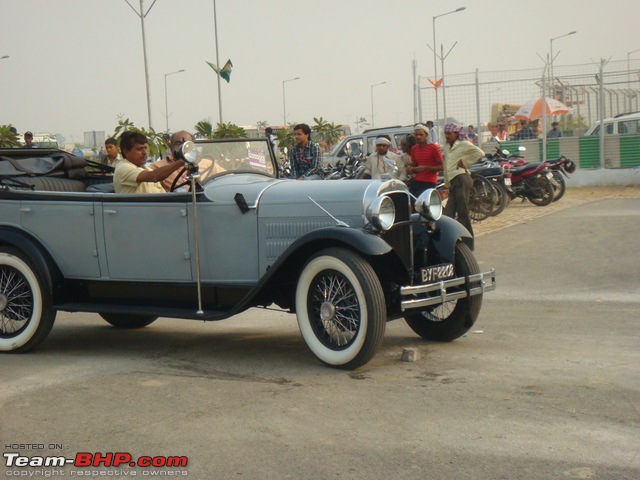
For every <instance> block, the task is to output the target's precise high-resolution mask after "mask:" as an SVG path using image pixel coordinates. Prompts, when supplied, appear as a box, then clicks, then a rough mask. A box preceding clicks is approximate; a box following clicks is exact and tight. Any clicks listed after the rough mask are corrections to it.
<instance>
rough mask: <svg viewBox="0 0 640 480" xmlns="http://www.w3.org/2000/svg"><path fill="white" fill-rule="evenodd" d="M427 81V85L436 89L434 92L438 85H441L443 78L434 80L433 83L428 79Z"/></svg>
mask: <svg viewBox="0 0 640 480" xmlns="http://www.w3.org/2000/svg"><path fill="white" fill-rule="evenodd" d="M427 80H429V83H430V84H431V85H433V87H434V88H435V89H436V91H437V90H438V87H440V85H442V82H444V77H442V78H441V79H440V80H436V81H433V80H431V79H430V78H427Z"/></svg>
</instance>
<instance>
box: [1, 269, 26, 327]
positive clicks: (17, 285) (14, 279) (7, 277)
mask: <svg viewBox="0 0 640 480" xmlns="http://www.w3.org/2000/svg"><path fill="white" fill-rule="evenodd" d="M32 314H33V293H32V291H31V287H30V286H29V284H28V283H27V281H26V279H25V278H24V276H22V275H21V274H20V273H19V272H18V271H17V270H16V269H15V268H13V267H9V266H6V265H2V266H1V267H0V336H3V337H7V336H13V335H15V334H17V333H19V332H20V331H21V330H22V329H24V327H25V326H26V325H27V323H28V322H29V319H30V318H31V315H32Z"/></svg>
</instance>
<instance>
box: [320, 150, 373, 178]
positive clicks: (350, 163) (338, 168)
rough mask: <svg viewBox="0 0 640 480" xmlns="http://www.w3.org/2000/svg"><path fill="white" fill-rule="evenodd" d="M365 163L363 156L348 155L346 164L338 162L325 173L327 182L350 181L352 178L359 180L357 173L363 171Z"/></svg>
mask: <svg viewBox="0 0 640 480" xmlns="http://www.w3.org/2000/svg"><path fill="white" fill-rule="evenodd" d="M363 163H364V157H363V156H362V155H357V156H356V155H348V156H347V157H346V158H345V161H344V164H343V163H342V162H340V160H338V162H337V163H336V164H335V166H334V167H333V168H331V169H330V170H328V171H325V174H324V179H325V180H349V179H352V178H358V177H357V176H356V175H357V172H358V171H359V169H361V167H362V164H363Z"/></svg>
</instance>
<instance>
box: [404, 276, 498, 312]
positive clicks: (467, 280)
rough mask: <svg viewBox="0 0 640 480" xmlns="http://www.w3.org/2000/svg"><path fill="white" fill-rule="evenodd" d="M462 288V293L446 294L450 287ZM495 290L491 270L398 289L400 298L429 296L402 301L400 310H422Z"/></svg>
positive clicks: (494, 280) (494, 279)
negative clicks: (463, 288) (474, 285)
mask: <svg viewBox="0 0 640 480" xmlns="http://www.w3.org/2000/svg"><path fill="white" fill-rule="evenodd" d="M475 282H480V286H477V287H473V288H471V287H469V284H471V283H475ZM459 286H464V287H465V290H464V291H456V292H451V293H448V292H447V289H449V288H452V287H459ZM495 289H496V271H495V269H491V270H490V271H489V272H484V273H476V274H474V275H469V276H468V277H458V278H451V279H449V280H443V281H440V282H436V283H429V284H426V285H417V286H415V287H400V296H401V298H406V297H408V296H414V295H420V294H431V293H434V294H435V295H427V297H426V298H424V297H423V298H412V299H410V300H402V301H401V302H400V308H401V309H402V311H403V312H404V311H405V310H409V309H414V308H424V307H429V306H431V305H440V304H442V303H445V302H451V301H453V300H458V299H460V298H466V297H467V296H469V297H470V296H473V295H480V294H483V293H484V292H488V291H491V290H495Z"/></svg>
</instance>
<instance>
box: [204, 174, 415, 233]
mask: <svg viewBox="0 0 640 480" xmlns="http://www.w3.org/2000/svg"><path fill="white" fill-rule="evenodd" d="M398 190H400V191H407V187H406V186H405V185H404V183H402V182H400V181H398V180H387V181H384V182H383V181H378V180H335V181H334V180H331V181H329V180H303V181H298V180H290V179H274V178H268V177H265V176H262V175H252V174H241V175H227V176H223V177H219V178H217V179H215V180H214V181H212V182H209V183H207V185H206V187H205V196H206V198H207V199H208V200H209V201H210V202H212V203H214V204H218V205H231V204H236V195H237V194H241V195H242V197H243V198H244V201H245V202H246V203H247V205H248V206H249V207H250V208H255V209H256V210H257V211H258V214H259V216H260V217H261V218H280V219H283V218H296V219H298V220H299V219H300V218H301V217H302V218H319V217H322V218H325V219H328V220H331V216H330V215H329V214H331V215H332V216H333V217H335V218H336V219H338V220H341V221H344V222H346V223H348V224H349V225H351V226H358V225H362V223H363V220H364V212H365V211H366V208H367V207H368V206H369V204H370V203H371V202H372V201H373V200H374V199H375V198H376V197H377V196H379V195H381V194H383V193H387V192H391V191H398ZM323 209H324V210H326V212H325V211H324V210H323ZM327 212H328V213H327Z"/></svg>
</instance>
